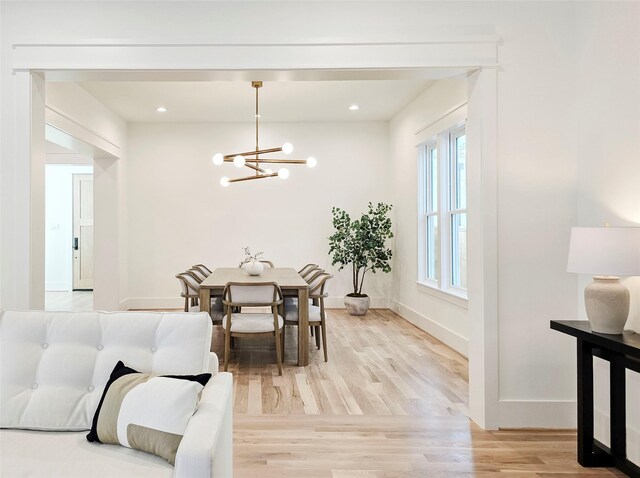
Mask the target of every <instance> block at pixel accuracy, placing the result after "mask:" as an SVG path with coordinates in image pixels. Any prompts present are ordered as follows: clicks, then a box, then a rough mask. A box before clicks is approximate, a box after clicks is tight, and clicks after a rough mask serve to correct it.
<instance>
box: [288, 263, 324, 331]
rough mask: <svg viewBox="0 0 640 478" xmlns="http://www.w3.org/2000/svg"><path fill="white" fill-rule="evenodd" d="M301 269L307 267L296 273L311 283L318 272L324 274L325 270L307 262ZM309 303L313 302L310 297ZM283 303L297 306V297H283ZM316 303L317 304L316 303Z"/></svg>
mask: <svg viewBox="0 0 640 478" xmlns="http://www.w3.org/2000/svg"><path fill="white" fill-rule="evenodd" d="M308 266H312V267H308ZM303 269H307V271H306V272H305V273H304V274H300V272H298V274H300V275H301V276H302V278H303V279H304V280H305V281H306V282H307V284H311V283H312V282H313V281H314V280H315V279H316V278H317V277H318V276H319V275H320V274H324V273H325V271H324V269H321V268H320V267H319V266H318V265H316V264H307V265H306V266H305V267H303ZM309 303H310V304H313V301H312V300H311V299H309ZM284 305H285V307H286V306H289V307H291V306H296V307H297V306H298V299H297V297H285V298H284ZM316 305H317V304H316ZM311 334H312V335H313V329H311Z"/></svg>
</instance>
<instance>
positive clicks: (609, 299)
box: [584, 276, 630, 334]
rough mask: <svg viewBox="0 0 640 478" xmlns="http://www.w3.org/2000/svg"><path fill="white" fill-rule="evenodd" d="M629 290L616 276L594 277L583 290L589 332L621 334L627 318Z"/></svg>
mask: <svg viewBox="0 0 640 478" xmlns="http://www.w3.org/2000/svg"><path fill="white" fill-rule="evenodd" d="M629 300H630V295H629V289H627V288H626V287H625V286H624V285H623V284H621V283H620V278H619V277H616V276H594V277H593V282H592V283H591V284H589V285H588V286H587V287H586V288H585V289H584V305H585V308H586V309H587V317H588V318H589V323H590V324H591V330H593V331H594V332H598V333H601V334H621V333H622V331H623V330H624V324H626V323H627V318H628V317H629Z"/></svg>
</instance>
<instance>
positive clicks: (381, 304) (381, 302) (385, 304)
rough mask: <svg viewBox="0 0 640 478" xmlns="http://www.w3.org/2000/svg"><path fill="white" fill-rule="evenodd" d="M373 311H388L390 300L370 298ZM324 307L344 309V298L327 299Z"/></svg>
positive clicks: (370, 306)
mask: <svg viewBox="0 0 640 478" xmlns="http://www.w3.org/2000/svg"><path fill="white" fill-rule="evenodd" d="M370 300H371V303H370V305H369V308H371V309H388V308H389V299H388V298H386V297H370ZM324 306H325V307H326V308H327V309H344V308H345V307H344V297H327V298H326V299H325V300H324Z"/></svg>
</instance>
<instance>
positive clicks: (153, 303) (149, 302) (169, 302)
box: [120, 297, 184, 310]
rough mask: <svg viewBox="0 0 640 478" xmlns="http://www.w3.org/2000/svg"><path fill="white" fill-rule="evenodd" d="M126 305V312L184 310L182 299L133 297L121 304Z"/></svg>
mask: <svg viewBox="0 0 640 478" xmlns="http://www.w3.org/2000/svg"><path fill="white" fill-rule="evenodd" d="M123 304H124V305H125V307H126V309H125V310H137V309H181V310H182V309H183V308H184V299H183V298H182V297H131V298H129V299H125V300H123V301H122V302H120V306H121V307H122V306H123Z"/></svg>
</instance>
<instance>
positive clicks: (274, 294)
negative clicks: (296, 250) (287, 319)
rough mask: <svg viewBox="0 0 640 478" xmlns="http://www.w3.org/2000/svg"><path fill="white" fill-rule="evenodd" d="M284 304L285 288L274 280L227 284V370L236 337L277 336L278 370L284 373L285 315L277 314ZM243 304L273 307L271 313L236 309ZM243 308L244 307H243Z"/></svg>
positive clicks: (225, 355) (223, 321)
mask: <svg viewBox="0 0 640 478" xmlns="http://www.w3.org/2000/svg"><path fill="white" fill-rule="evenodd" d="M280 304H282V291H281V290H280V287H279V286H278V284H276V283H275V282H257V283H254V284H246V283H238V282H229V283H228V284H227V285H226V287H225V288H224V293H223V305H224V307H225V310H226V313H225V315H224V318H223V319H222V328H223V330H224V333H225V340H224V370H225V372H226V371H227V370H228V368H229V349H230V348H231V338H233V337H260V336H265V337H274V338H275V344H276V359H277V361H278V373H279V374H280V375H282V355H283V353H284V350H283V344H284V342H283V341H282V331H283V327H284V319H283V318H282V316H281V315H279V314H278V306H280ZM238 307H239V308H242V307H270V308H271V312H269V313H242V312H235V313H234V312H233V310H236V308H238ZM240 310H241V309H240Z"/></svg>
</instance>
